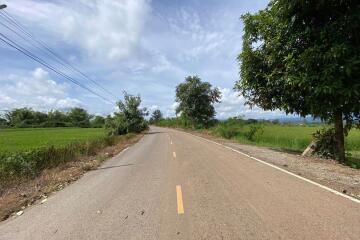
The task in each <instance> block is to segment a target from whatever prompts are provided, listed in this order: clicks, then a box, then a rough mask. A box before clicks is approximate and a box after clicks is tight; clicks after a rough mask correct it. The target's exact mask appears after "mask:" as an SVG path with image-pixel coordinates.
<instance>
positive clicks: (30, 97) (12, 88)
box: [0, 68, 82, 110]
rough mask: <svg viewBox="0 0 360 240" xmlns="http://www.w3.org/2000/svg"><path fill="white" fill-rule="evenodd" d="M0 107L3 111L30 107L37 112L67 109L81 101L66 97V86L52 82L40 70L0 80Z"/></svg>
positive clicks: (4, 77) (46, 73)
mask: <svg viewBox="0 0 360 240" xmlns="http://www.w3.org/2000/svg"><path fill="white" fill-rule="evenodd" d="M0 83H1V85H2V87H1V89H0V105H1V107H2V108H3V109H12V108H18V107H31V108H34V109H37V110H49V109H68V108H71V107H77V106H81V105H82V104H81V101H79V100H78V99H76V98H71V97H69V96H68V94H67V91H68V86H67V85H66V84H58V83H56V82H55V81H54V80H52V79H51V78H50V76H49V73H48V72H46V71H45V70H43V69H42V68H37V69H35V70H34V71H32V72H30V73H28V74H25V75H19V74H10V75H8V76H2V77H1V78H0Z"/></svg>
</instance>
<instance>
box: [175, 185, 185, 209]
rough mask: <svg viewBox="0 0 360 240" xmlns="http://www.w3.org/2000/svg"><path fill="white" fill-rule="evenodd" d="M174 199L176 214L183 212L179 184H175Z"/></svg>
mask: <svg viewBox="0 0 360 240" xmlns="http://www.w3.org/2000/svg"><path fill="white" fill-rule="evenodd" d="M176 200H177V212H178V214H179V215H180V214H184V203H183V197H182V191H181V186H180V185H176Z"/></svg>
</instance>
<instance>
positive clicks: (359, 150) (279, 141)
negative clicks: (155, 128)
mask: <svg viewBox="0 0 360 240" xmlns="http://www.w3.org/2000/svg"><path fill="white" fill-rule="evenodd" d="M223 127H224V126H223ZM324 127H329V126H327V125H322V124H314V125H305V124H304V125H290V124H289V125H281V124H268V125H267V124H264V125H262V133H261V134H258V135H257V136H255V137H254V139H253V140H252V141H250V140H248V138H247V136H246V132H248V131H249V128H250V126H249V125H244V126H242V127H239V128H238V129H237V133H236V134H235V135H234V136H232V137H231V138H232V139H233V140H236V141H238V142H239V143H244V144H252V145H258V146H265V147H271V148H275V149H281V150H290V151H296V152H299V153H300V152H302V151H304V149H305V148H306V147H307V146H308V145H309V144H310V143H311V141H312V134H313V133H315V132H316V131H317V130H320V129H322V128H324ZM219 128H221V125H218V126H215V127H213V128H210V129H209V130H207V131H208V132H210V133H211V134H213V135H216V136H220V137H223V136H222V135H223V134H222V132H221V131H219V130H220V129H219ZM224 128H225V129H226V130H227V131H229V129H232V128H234V129H236V125H235V126H234V125H232V126H225V127H224ZM345 148H346V152H347V156H348V157H347V164H348V165H350V166H351V167H354V168H360V130H359V129H352V130H351V131H350V133H349V135H348V136H347V137H346V138H345Z"/></svg>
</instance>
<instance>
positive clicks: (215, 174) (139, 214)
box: [0, 127, 360, 240]
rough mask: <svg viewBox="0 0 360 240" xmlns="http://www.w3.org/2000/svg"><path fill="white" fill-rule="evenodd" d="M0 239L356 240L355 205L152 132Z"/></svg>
mask: <svg viewBox="0 0 360 240" xmlns="http://www.w3.org/2000/svg"><path fill="white" fill-rule="evenodd" d="M0 239H1V240H12V239H36V240H39V239H47V240H49V239H124V240H129V239H167V240H168V239H169V240H172V239H327V240H329V239H341V240H344V239H360V204H359V202H356V201H353V200H351V199H348V198H346V197H344V196H341V195H336V194H334V193H333V192H331V191H329V190H328V189H324V188H322V187H321V186H316V185H314V184H312V183H309V182H307V181H306V180H304V179H301V178H298V177H296V176H293V175H291V174H288V173H286V172H284V171H281V170H279V169H276V168H274V167H272V166H270V165H266V164H264V163H262V162H259V161H256V160H254V159H251V158H249V157H247V156H244V155H242V154H240V153H238V152H235V151H232V150H231V149H229V148H226V147H224V146H222V145H219V144H216V143H214V142H210V141H207V140H205V139H202V138H199V137H196V136H193V135H190V134H187V133H184V132H180V131H176V130H169V129H164V128H155V127H152V128H151V130H150V132H149V133H148V134H146V135H145V136H144V138H143V139H142V140H140V142H138V143H137V144H135V145H133V146H132V147H130V148H129V149H127V150H126V151H123V152H122V153H121V154H119V155H118V156H116V157H114V158H112V159H110V160H108V161H107V162H106V163H105V164H103V165H102V167H100V168H99V169H97V170H94V171H91V172H88V173H87V174H85V175H84V176H83V177H82V178H81V179H80V180H78V181H77V182H75V183H74V184H71V185H70V186H68V187H67V188H65V189H64V190H62V191H60V192H58V193H56V194H54V195H52V196H51V197H49V199H48V200H47V202H45V203H44V204H41V205H36V206H33V207H30V208H29V209H26V210H25V212H24V214H23V215H22V216H19V217H15V218H12V219H8V220H7V221H5V222H2V223H0Z"/></svg>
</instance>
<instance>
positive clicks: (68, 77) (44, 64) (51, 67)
mask: <svg viewBox="0 0 360 240" xmlns="http://www.w3.org/2000/svg"><path fill="white" fill-rule="evenodd" d="M0 36H1V37H0V41H2V42H4V43H5V44H7V45H9V46H10V47H12V48H14V49H16V50H17V51H19V52H21V53H23V54H24V55H26V56H27V57H29V58H31V59H32V60H34V61H36V62H38V63H40V64H41V65H43V66H44V67H46V68H48V69H50V70H51V71H53V72H55V73H56V74H58V75H60V76H62V77H64V78H65V79H67V80H68V81H70V82H72V83H74V84H76V85H77V86H79V87H81V88H83V89H85V90H87V91H89V92H90V93H92V94H94V95H96V96H98V97H99V98H101V99H103V100H104V101H106V102H109V103H111V104H113V103H114V102H113V101H111V100H109V99H107V98H106V97H104V96H102V95H100V94H98V93H97V92H95V91H93V90H91V89H90V88H88V87H87V86H84V85H83V84H81V83H79V82H78V81H77V80H75V79H74V78H72V77H70V76H68V75H67V74H65V73H63V72H61V71H60V70H57V69H56V68H54V67H53V66H52V65H51V64H48V63H46V61H44V60H43V59H41V58H39V57H37V56H36V55H34V54H32V53H31V52H29V51H28V50H26V49H25V48H23V47H21V46H20V45H19V44H17V43H16V42H14V41H13V40H11V39H10V38H8V37H6V36H5V35H4V34H2V33H0Z"/></svg>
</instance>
